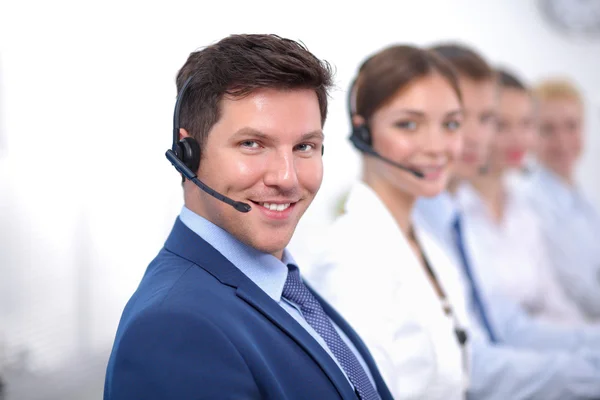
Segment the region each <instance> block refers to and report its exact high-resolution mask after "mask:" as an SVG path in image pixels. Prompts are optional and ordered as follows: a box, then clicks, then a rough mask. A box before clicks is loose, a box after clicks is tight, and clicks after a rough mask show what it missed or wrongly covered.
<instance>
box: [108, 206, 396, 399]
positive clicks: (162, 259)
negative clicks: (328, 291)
mask: <svg viewBox="0 0 600 400" xmlns="http://www.w3.org/2000/svg"><path fill="white" fill-rule="evenodd" d="M318 299H319V301H320V302H321V304H322V305H323V308H324V309H325V312H326V313H327V314H328V315H329V316H330V318H331V319H332V320H333V321H334V322H335V323H336V324H337V325H338V326H339V327H340V328H341V329H342V330H343V331H344V332H345V334H346V335H347V336H348V337H349V338H350V340H352V342H353V343H354V345H355V346H356V348H357V349H358V351H359V352H360V353H361V355H362V356H363V358H364V360H365V361H366V362H367V364H368V366H369V368H370V370H371V373H372V374H373V377H374V379H375V382H376V385H377V389H378V391H379V393H380V394H381V396H382V399H392V396H391V394H390V392H389V390H388V389H387V387H386V385H385V383H384V382H383V379H382V377H381V375H380V373H379V371H378V370H377V367H376V365H375V362H374V361H373V358H372V357H371V355H370V354H369V352H368V350H367V348H366V346H365V345H364V343H363V342H362V341H361V340H360V338H359V337H358V336H357V334H356V333H355V332H354V331H353V330H352V328H351V327H350V326H349V325H348V323H346V321H344V319H343V318H342V317H341V316H340V315H339V314H338V313H337V312H336V311H335V310H333V308H332V307H331V306H329V305H328V304H327V303H326V302H325V301H324V300H323V299H322V298H320V297H318ZM356 398H357V397H356V394H355V393H354V390H353V389H352V387H351V386H350V384H349V383H348V381H347V380H346V378H345V377H344V375H343V374H342V372H341V370H340V369H339V367H338V366H337V365H336V364H335V362H334V361H333V360H332V359H331V357H330V356H329V355H328V354H327V353H326V352H325V350H323V348H322V347H321V346H320V345H319V344H318V343H317V342H316V341H315V340H314V338H313V337H312V336H311V335H310V334H309V333H308V332H307V331H306V330H305V329H304V328H302V326H301V325H300V324H298V322H296V321H295V320H294V318H292V317H291V316H290V315H289V314H288V313H287V312H286V311H285V310H284V309H283V308H282V307H281V306H280V305H279V304H277V303H276V302H275V301H273V299H272V298H270V297H269V296H268V295H267V294H266V293H265V292H264V291H262V290H261V289H260V288H259V287H258V286H257V285H256V284H254V282H252V281H251V280H250V279H249V278H248V277H247V276H246V275H244V274H243V273H242V272H241V271H240V270H239V269H238V268H236V267H235V266H234V265H233V264H231V263H230V262H229V261H228V260H227V259H226V258H225V257H224V256H223V255H221V253H219V252H218V251H217V250H216V249H215V248H214V247H212V246H211V245H209V244H208V243H207V242H205V241H204V240H203V239H202V238H201V237H199V236H198V235H196V234H195V233H194V232H192V231H191V230H190V229H189V228H187V227H186V226H185V225H184V224H183V223H182V222H181V221H180V220H179V218H178V219H177V221H176V222H175V226H174V227H173V230H172V232H171V234H170V236H169V238H168V239H167V242H166V243H165V246H164V248H163V249H162V250H161V251H160V252H159V254H158V256H157V257H156V258H155V259H154V260H153V261H152V263H151V264H150V265H149V266H148V269H147V270H146V273H145V274H144V277H143V279H142V281H141V283H140V285H139V287H138V289H137V290H136V292H135V293H134V294H133V296H132V297H131V299H130V300H129V302H128V304H127V306H126V307H125V310H124V311H123V315H122V317H121V321H120V324H119V328H118V331H117V335H116V338H115V342H114V346H113V349H112V354H111V356H110V360H109V363H108V368H107V371H106V381H105V386H104V400H125V399H127V400H138V399H139V400H151V399H175V400H187V399H277V400H280V399H302V400H306V399H318V400H320V399H356Z"/></svg>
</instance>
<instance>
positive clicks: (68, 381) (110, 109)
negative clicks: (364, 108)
mask: <svg viewBox="0 0 600 400" xmlns="http://www.w3.org/2000/svg"><path fill="white" fill-rule="evenodd" d="M584 3H589V2H586V1H581V0H580V1H577V0H563V1H557V0H555V1H538V0H528V1H523V0H494V1H480V0H452V1H447V0H420V1H404V0H400V1H393V2H390V1H383V0H372V1H368V2H365V1H345V2H341V1H336V0H332V1H317V0H304V1H301V2H281V1H238V0H230V1H191V0H174V1H170V2H153V1H138V0H119V1H115V0H105V1H102V2H91V1H87V2H85V1H73V0H56V1H52V2H48V1H39V0H38V1H22V0H3V1H2V2H1V3H0V227H1V229H0V376H2V379H4V380H5V381H6V382H7V383H8V390H7V399H9V400H17V399H18V400H26V399H61V400H67V399H78V400H80V399H81V400H85V399H99V398H101V396H102V385H103V378H104V368H105V365H106V361H107V357H108V353H109V351H110V347H111V344H112V339H113V337H114V333H115V330H116V326H117V323H118V320H119V317H120V313H121V311H122V309H123V306H124V304H125V302H126V301H127V299H128V298H129V296H130V295H131V293H132V292H133V291H134V290H135V288H136V286H137V284H138V282H139V280H140V278H141V276H142V274H143V272H144V270H145V268H146V266H147V264H148V263H149V261H150V260H151V259H152V258H153V257H154V256H155V254H156V253H157V252H158V250H159V249H160V247H161V246H162V244H163V241H164V240H165V238H166V235H167V234H168V232H169V230H170V228H171V225H172V223H173V221H174V219H175V217H176V216H177V213H178V212H179V209H180V207H181V205H182V193H181V187H180V182H179V178H178V175H177V173H176V172H175V170H174V169H173V168H172V167H171V165H170V164H169V162H168V161H167V160H166V159H165V157H164V152H165V150H166V149H167V148H168V147H169V146H170V145H171V143H170V140H171V129H172V127H171V123H172V112H173V105H174V101H175V96H176V93H175V85H174V78H175V74H176V72H177V70H178V68H179V67H180V66H181V65H182V64H183V62H184V61H185V59H186V58H187V56H188V54H189V53H190V52H191V51H193V50H195V49H197V48H199V47H202V46H204V45H207V44H210V43H212V42H214V41H216V40H218V39H220V38H222V37H224V36H226V35H228V34H231V33H277V34H279V35H281V36H285V37H289V38H292V39H299V40H301V41H303V42H304V43H305V44H306V45H307V47H308V48H309V49H310V50H311V51H313V52H314V53H315V54H316V55H317V56H319V57H321V58H324V59H326V60H328V61H329V62H330V63H332V64H333V65H334V67H335V68H336V71H337V72H336V83H337V86H338V87H337V90H336V91H334V92H333V93H332V98H331V106H330V114H329V117H328V121H327V123H326V126H325V134H326V142H325V143H326V147H327V152H326V154H325V159H324V163H325V179H324V182H323V186H322V188H321V191H320V193H319V195H318V196H317V198H316V200H315V202H314V203H313V205H312V207H311V208H310V210H309V211H308V213H307V215H306V216H305V218H304V219H303V221H302V222H301V224H300V226H299V227H298V229H297V233H296V235H295V237H294V240H293V242H292V248H293V249H296V251H297V252H299V254H297V258H298V259H299V260H303V259H304V257H305V256H306V254H308V253H305V251H306V250H307V249H306V248H305V246H304V245H303V238H305V237H308V236H309V235H314V234H318V232H321V231H322V228H323V227H324V226H325V225H327V224H328V223H329V222H330V221H331V219H332V218H333V216H334V212H335V207H336V204H337V202H338V200H339V198H340V196H342V195H343V194H344V193H345V191H346V189H347V186H348V185H349V184H350V182H351V181H352V180H353V179H354V177H356V176H357V174H358V173H359V168H360V165H359V157H358V155H357V153H355V151H354V150H353V149H352V148H351V147H350V145H349V143H348V141H347V136H348V131H349V124H348V121H347V113H346V109H345V97H346V88H347V86H348V84H349V82H350V80H351V78H352V77H353V75H354V73H355V72H356V69H357V67H358V65H359V64H360V62H361V61H362V60H363V59H364V58H365V57H366V56H367V55H369V54H371V53H372V52H374V51H376V50H379V49H380V48H382V47H384V46H386V45H388V44H392V43H397V42H407V43H413V44H418V45H429V44H433V43H438V42H440V41H449V40H453V41H454V40H458V41H461V42H464V43H466V44H468V45H471V46H474V47H475V48H476V49H479V50H480V51H481V52H482V53H483V54H485V55H486V56H487V57H488V58H489V60H490V61H492V62H493V63H495V64H497V65H502V66H505V67H509V68H511V69H512V70H514V71H516V72H517V73H519V74H520V75H521V76H522V77H523V78H525V79H526V80H527V81H529V82H533V81H535V80H537V79H541V78H544V77H546V76H550V75H561V76H566V77H569V78H571V79H572V80H574V81H575V82H576V83H577V84H578V85H579V86H580V88H581V89H582V91H583V93H584V95H585V100H586V111H587V121H586V122H587V127H586V133H587V137H586V139H587V143H586V152H585V155H584V157H583V159H582V161H581V163H580V169H579V171H578V177H579V179H580V182H581V184H582V185H583V187H584V189H585V190H586V191H587V192H588V193H589V195H590V196H591V198H592V199H593V201H594V202H595V204H596V205H597V206H600V179H598V171H599V170H600V157H599V155H600V73H599V71H600V32H599V31H600V27H599V26H598V19H599V18H600V17H599V15H598V14H596V15H595V17H594V16H593V13H590V12H588V11H585V10H584V7H585V5H584ZM553 7H556V9H558V10H559V12H558V13H554V14H553V13H552V9H553ZM561 7H562V8H561ZM598 9H599V8H598V7H596V10H598ZM561 10H562V11H561ZM552 15H558V17H552ZM594 18H595V19H594ZM587 23H589V24H590V26H591V25H594V24H596V25H595V29H594V28H589V29H587V28H586V24H587Z"/></svg>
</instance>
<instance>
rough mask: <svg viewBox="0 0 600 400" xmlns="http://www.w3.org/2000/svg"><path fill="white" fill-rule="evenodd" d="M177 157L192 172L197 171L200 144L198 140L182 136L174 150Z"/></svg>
mask: <svg viewBox="0 0 600 400" xmlns="http://www.w3.org/2000/svg"><path fill="white" fill-rule="evenodd" d="M175 153H176V155H177V158H179V159H180V160H181V161H183V163H184V164H185V165H186V166H187V167H188V168H189V169H191V170H192V171H193V172H194V174H195V173H197V172H198V168H199V167H200V145H199V144H198V141H197V140H196V139H194V138H192V137H189V136H187V137H184V138H183V139H181V140H180V141H178V142H177V148H176V150H175Z"/></svg>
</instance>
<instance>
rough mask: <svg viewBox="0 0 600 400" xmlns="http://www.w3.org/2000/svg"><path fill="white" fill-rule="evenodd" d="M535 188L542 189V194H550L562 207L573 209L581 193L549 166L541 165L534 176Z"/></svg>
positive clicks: (553, 200) (552, 199)
mask: <svg viewBox="0 0 600 400" xmlns="http://www.w3.org/2000/svg"><path fill="white" fill-rule="evenodd" d="M533 184H534V185H539V186H540V187H539V188H537V187H535V186H534V187H533V190H538V189H541V191H540V193H539V194H540V195H542V196H550V197H551V199H550V200H551V201H552V202H553V203H555V204H556V205H558V207H559V208H561V209H563V210H564V209H567V210H569V209H572V208H574V207H576V206H577V203H578V199H579V193H578V191H577V189H576V188H575V187H573V186H570V185H568V184H567V183H566V182H564V181H563V180H562V179H561V178H559V177H558V175H556V174H554V173H553V172H551V171H550V170H549V169H547V168H543V167H540V168H539V169H538V170H537V171H536V173H535V176H534V178H533Z"/></svg>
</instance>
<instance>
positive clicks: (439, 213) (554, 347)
mask: <svg viewBox="0 0 600 400" xmlns="http://www.w3.org/2000/svg"><path fill="white" fill-rule="evenodd" d="M457 212H458V210H457V208H456V204H455V202H454V200H453V198H452V197H451V196H450V194H448V193H443V194H442V195H440V196H438V197H435V198H432V199H419V201H418V202H417V205H416V207H415V214H414V218H415V222H416V223H418V224H421V225H422V226H423V227H425V228H426V229H429V230H430V231H431V233H432V234H433V235H435V236H436V237H437V238H438V239H439V241H440V244H441V245H442V246H444V248H446V249H447V252H448V255H449V256H450V257H451V258H452V259H453V261H454V262H455V263H456V265H459V264H458V260H459V257H458V254H457V249H456V246H455V242H454V238H453V236H452V222H453V221H454V219H455V217H456V214H457ZM466 250H467V253H468V249H466ZM473 273H474V275H475V279H474V280H475V281H477V271H473ZM461 274H462V269H461ZM464 281H465V282H468V280H467V279H464ZM480 289H483V288H480ZM466 293H467V296H468V298H469V301H470V303H471V304H470V311H471V325H472V327H473V332H471V333H472V335H471V338H472V341H471V343H472V365H471V369H470V371H471V387H470V389H469V398H471V399H482V400H483V399H485V400H496V399H497V400H506V399H511V400H535V399H540V400H542V399H543V400H571V399H597V398H600V329H598V328H597V327H589V328H581V329H575V328H567V327H559V326H555V325H550V324H548V323H542V322H539V321H536V320H533V319H531V318H530V317H529V316H528V315H527V314H526V313H525V312H524V311H523V310H522V309H520V307H519V306H518V305H516V304H514V303H512V302H510V301H509V300H508V299H506V298H502V297H499V296H497V295H490V294H489V293H485V292H483V293H482V296H483V297H484V298H485V304H486V306H487V310H486V311H487V314H488V317H490V320H491V324H492V326H493V328H494V332H495V334H496V336H497V338H498V343H495V344H493V343H491V342H490V341H489V339H488V338H487V336H486V335H483V334H481V332H482V331H483V328H482V326H481V321H480V319H479V317H478V313H476V312H475V311H474V305H473V299H472V298H471V297H470V296H469V293H470V291H469V290H467V291H466Z"/></svg>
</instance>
